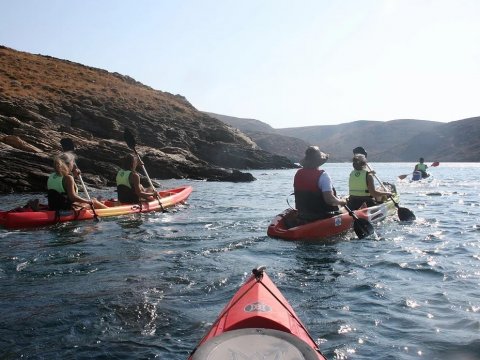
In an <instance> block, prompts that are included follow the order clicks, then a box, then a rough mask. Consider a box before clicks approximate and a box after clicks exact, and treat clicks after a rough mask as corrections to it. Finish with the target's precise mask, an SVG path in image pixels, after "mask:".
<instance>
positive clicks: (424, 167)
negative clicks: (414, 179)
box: [417, 163, 427, 172]
mask: <svg viewBox="0 0 480 360" xmlns="http://www.w3.org/2000/svg"><path fill="white" fill-rule="evenodd" d="M417 170H420V171H423V172H425V171H427V165H425V164H422V163H418V164H417Z"/></svg>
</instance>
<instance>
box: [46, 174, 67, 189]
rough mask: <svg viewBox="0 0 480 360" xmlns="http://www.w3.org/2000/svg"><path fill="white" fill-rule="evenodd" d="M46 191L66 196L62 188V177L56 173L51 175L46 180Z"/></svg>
mask: <svg viewBox="0 0 480 360" xmlns="http://www.w3.org/2000/svg"><path fill="white" fill-rule="evenodd" d="M47 190H55V191H56V192H58V193H59V194H66V191H65V188H64V187H63V176H62V175H58V174H57V173H51V174H50V176H49V177H48V180H47Z"/></svg>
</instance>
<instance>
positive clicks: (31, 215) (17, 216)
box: [0, 186, 192, 229]
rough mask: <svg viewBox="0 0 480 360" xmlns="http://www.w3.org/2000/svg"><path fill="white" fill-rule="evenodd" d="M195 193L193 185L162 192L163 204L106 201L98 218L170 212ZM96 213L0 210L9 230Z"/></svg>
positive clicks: (43, 207)
mask: <svg viewBox="0 0 480 360" xmlns="http://www.w3.org/2000/svg"><path fill="white" fill-rule="evenodd" d="M191 192H192V187H191V186H183V187H179V188H176V189H169V190H162V191H159V192H158V194H159V197H160V203H159V201H158V200H152V201H150V202H145V203H142V204H141V206H140V204H129V205H126V204H119V203H117V202H116V201H115V200H106V201H104V202H103V203H104V204H105V205H106V206H108V208H106V209H95V213H96V215H97V216H98V217H99V218H101V217H110V216H119V215H127V214H134V213H139V212H141V213H145V212H152V211H158V210H162V209H167V208H169V207H172V206H175V205H177V204H179V203H183V202H185V201H186V200H187V198H188V197H189V196H190V194H191ZM94 217H95V214H94V213H93V211H92V210H91V208H89V207H86V208H83V209H80V210H62V211H60V212H59V213H58V214H57V213H56V212H55V211H51V210H48V206H46V205H42V204H40V205H39V209H36V210H33V209H25V208H17V209H13V210H8V211H0V225H1V226H3V227H4V228H6V229H22V228H35V227H40V226H46V225H53V224H56V223H58V222H67V221H78V220H91V219H93V218H94Z"/></svg>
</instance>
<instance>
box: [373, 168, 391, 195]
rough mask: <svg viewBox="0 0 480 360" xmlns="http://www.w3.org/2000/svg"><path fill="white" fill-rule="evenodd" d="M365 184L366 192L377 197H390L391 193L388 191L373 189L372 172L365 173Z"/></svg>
mask: <svg viewBox="0 0 480 360" xmlns="http://www.w3.org/2000/svg"><path fill="white" fill-rule="evenodd" d="M367 186H368V192H369V193H370V195H371V196H373V197H375V198H377V197H382V196H386V197H390V196H392V193H391V192H389V191H382V190H377V189H375V181H374V180H373V176H372V174H368V175H367Z"/></svg>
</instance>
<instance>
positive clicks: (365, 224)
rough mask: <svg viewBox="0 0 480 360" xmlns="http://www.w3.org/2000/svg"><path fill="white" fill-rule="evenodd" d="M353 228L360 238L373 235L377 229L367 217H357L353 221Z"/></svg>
mask: <svg viewBox="0 0 480 360" xmlns="http://www.w3.org/2000/svg"><path fill="white" fill-rule="evenodd" d="M353 230H354V231H355V234H357V236H358V238H359V239H363V238H364V237H367V236H370V235H373V233H374V232H375V230H374V229H373V225H372V224H371V223H370V221H368V220H366V219H360V218H357V219H355V221H354V222H353Z"/></svg>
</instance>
